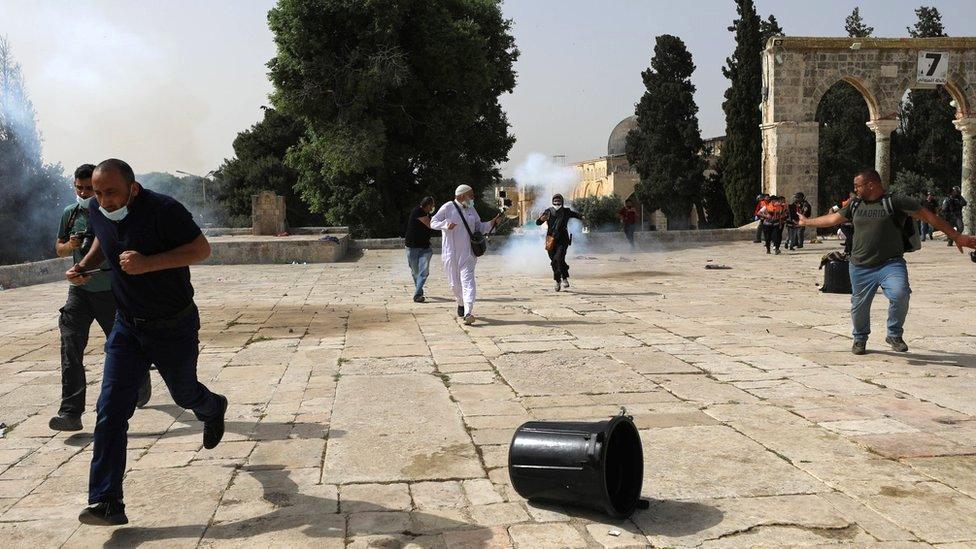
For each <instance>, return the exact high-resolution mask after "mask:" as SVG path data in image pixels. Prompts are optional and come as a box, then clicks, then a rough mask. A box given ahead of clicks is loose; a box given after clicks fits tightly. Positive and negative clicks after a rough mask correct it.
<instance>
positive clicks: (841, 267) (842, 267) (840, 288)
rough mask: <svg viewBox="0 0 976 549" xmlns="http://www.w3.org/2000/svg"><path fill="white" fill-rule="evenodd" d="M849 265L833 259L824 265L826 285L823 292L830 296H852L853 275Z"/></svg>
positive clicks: (824, 284) (821, 289)
mask: <svg viewBox="0 0 976 549" xmlns="http://www.w3.org/2000/svg"><path fill="white" fill-rule="evenodd" d="M848 266H849V263H848V262H847V261H843V260H839V259H831V260H830V261H828V262H827V264H826V265H824V283H823V286H822V287H821V288H820V291H821V292H824V293H828V294H850V293H851V273H850V271H849V270H848V268H849V267H848Z"/></svg>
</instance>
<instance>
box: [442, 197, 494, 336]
mask: <svg viewBox="0 0 976 549" xmlns="http://www.w3.org/2000/svg"><path fill="white" fill-rule="evenodd" d="M459 210H460V211H459ZM461 212H463V215H464V220H465V221H467V222H468V228H470V229H471V232H472V233H474V232H478V231H480V232H481V233H484V234H487V233H488V231H490V230H491V228H492V227H494V226H495V225H496V224H497V223H498V220H499V219H500V218H501V214H498V216H496V217H495V218H494V219H492V220H491V221H482V220H481V217H480V216H479V215H478V212H477V211H476V210H475V209H474V190H472V189H471V187H469V186H468V185H459V186H458V188H457V189H455V191H454V200H452V201H450V202H448V203H446V204H444V205H443V206H441V208H440V210H438V211H437V213H436V214H434V217H432V218H431V219H430V228H431V229H435V230H438V231H441V261H443V262H444V272H445V273H446V274H447V283H448V285H450V287H451V291H452V292H454V297H455V299H456V300H457V306H458V308H457V312H458V316H459V317H462V318H463V319H464V323H465V324H468V325H470V324H473V323H474V320H475V318H474V314H473V313H474V300H475V296H476V293H477V292H476V289H475V283H474V267H475V265H476V264H477V263H478V258H477V257H476V256H475V255H474V253H473V252H472V251H471V237H470V236H469V235H468V231H467V230H465V228H464V223H462V220H461V215H462V214H461Z"/></svg>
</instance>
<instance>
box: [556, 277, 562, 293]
mask: <svg viewBox="0 0 976 549" xmlns="http://www.w3.org/2000/svg"><path fill="white" fill-rule="evenodd" d="M562 289H563V287H562V285H560V283H559V281H558V280H557V281H556V291H557V292H558V291H559V290H562Z"/></svg>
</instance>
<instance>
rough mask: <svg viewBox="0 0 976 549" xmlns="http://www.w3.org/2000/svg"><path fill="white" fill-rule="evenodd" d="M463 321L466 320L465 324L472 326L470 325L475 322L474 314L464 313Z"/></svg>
mask: <svg viewBox="0 0 976 549" xmlns="http://www.w3.org/2000/svg"><path fill="white" fill-rule="evenodd" d="M462 322H464V324H465V325H467V326H470V325H472V324H474V315H473V314H470V313H469V314H466V315H464V318H463V319H462Z"/></svg>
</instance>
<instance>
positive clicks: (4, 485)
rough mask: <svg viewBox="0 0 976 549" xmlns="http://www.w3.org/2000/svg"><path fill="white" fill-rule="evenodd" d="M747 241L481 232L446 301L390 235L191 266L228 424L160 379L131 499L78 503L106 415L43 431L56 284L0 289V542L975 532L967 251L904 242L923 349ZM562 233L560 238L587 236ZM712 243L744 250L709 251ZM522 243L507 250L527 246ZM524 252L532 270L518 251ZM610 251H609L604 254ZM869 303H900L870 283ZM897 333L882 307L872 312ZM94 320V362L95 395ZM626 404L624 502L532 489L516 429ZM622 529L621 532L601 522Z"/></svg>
mask: <svg viewBox="0 0 976 549" xmlns="http://www.w3.org/2000/svg"><path fill="white" fill-rule="evenodd" d="M834 248H835V244H830V245H820V246H808V247H807V249H805V250H803V251H802V253H796V254H788V255H783V256H779V257H767V256H765V255H760V254H759V248H758V246H756V245H753V244H746V243H739V244H731V245H724V246H721V247H701V248H696V249H690V250H684V251H670V252H664V251H662V252H658V253H641V254H637V255H633V256H629V257H628V258H624V259H623V260H621V256H620V255H619V254H602V255H601V254H593V255H591V256H587V257H590V258H589V259H571V263H572V266H573V269H574V273H575V274H576V275H577V276H575V277H574V278H573V282H574V284H573V288H572V289H571V291H569V292H565V293H560V294H556V293H554V292H552V290H551V288H550V285H549V284H550V283H549V281H548V279H547V278H546V276H545V272H546V265H545V263H544V256H542V252H541V250H540V251H537V255H538V256H542V257H543V259H540V264H539V265H533V266H532V267H531V268H529V267H527V266H526V265H521V264H515V265H513V262H506V261H505V260H504V259H503V258H501V257H499V256H489V257H487V258H486V259H485V260H484V261H483V262H482V264H481V266H480V267H479V273H480V276H479V284H480V286H481V288H482V290H481V296H482V300H481V302H480V303H479V307H478V311H477V312H478V313H479V314H480V315H481V316H482V318H483V321H482V322H479V323H478V324H477V325H476V326H473V327H463V326H461V325H459V323H458V322H457V319H456V318H455V317H454V311H453V308H454V305H453V303H451V302H449V301H447V300H445V299H443V296H445V295H446V288H445V285H444V283H443V274H442V270H441V268H440V265H439V263H438V262H437V258H436V257H435V262H434V266H433V273H432V283H431V287H430V290H429V291H430V294H431V295H432V296H434V297H436V298H437V299H435V300H434V302H432V303H427V304H424V305H416V304H413V303H411V302H410V301H409V300H408V299H405V295H406V292H407V290H406V287H407V286H406V284H405V283H404V279H405V278H406V277H407V274H406V269H405V267H404V266H403V265H402V263H403V260H402V253H401V252H399V251H395V252H393V251H391V252H366V254H365V255H364V256H363V257H362V258H360V259H359V260H358V261H355V262H347V263H341V264H333V265H307V266H300V265H281V266H254V267H242V266H233V267H230V266H227V267H202V268H197V269H194V275H193V276H194V281H195V282H196V287H197V293H198V296H197V297H198V302H199V304H200V306H201V309H202V313H203V329H202V331H201V334H200V340H201V347H202V355H201V361H200V375H201V377H202V378H203V379H204V380H206V382H207V384H208V385H209V386H210V387H211V388H212V389H214V390H217V391H219V392H222V393H224V394H226V395H227V396H228V397H229V398H230V401H231V407H230V410H229V423H228V432H227V435H226V437H225V438H224V442H223V443H222V444H221V445H220V446H219V447H218V448H217V449H216V450H214V451H206V450H203V449H201V428H200V424H199V423H197V422H196V421H194V420H193V419H192V415H191V414H190V413H188V412H184V411H182V410H180V409H178V408H176V407H175V406H174V405H173V403H172V401H171V400H170V399H169V397H168V395H167V394H166V391H165V389H164V386H163V384H162V382H161V380H160V379H159V378H158V377H157V376H156V375H155V374H153V375H154V382H155V383H154V385H155V393H156V394H155V396H154V398H153V401H152V402H151V404H150V406H149V407H148V408H147V409H144V410H139V411H137V412H136V414H135V416H134V417H133V419H132V421H131V429H130V451H129V467H130V469H129V472H128V475H127V477H126V493H127V504H128V513H129V517H130V519H131V523H130V524H129V525H128V526H126V527H122V528H117V529H105V528H101V529H100V528H91V527H83V526H79V524H78V523H77V520H76V518H75V517H76V515H77V513H78V511H79V510H80V509H81V508H82V507H83V506H84V504H85V488H86V482H87V470H88V465H89V461H90V457H91V436H90V432H91V427H92V422H93V415H92V414H86V415H85V417H84V420H85V426H86V430H85V431H84V432H83V433H81V434H73V435H70V436H66V435H64V434H58V435H56V434H54V433H52V432H50V431H49V430H48V428H47V419H48V418H49V416H50V415H51V414H52V413H53V412H54V411H55V410H56V401H57V398H58V394H59V374H58V356H59V351H58V336H57V326H56V325H57V322H56V319H57V308H58V307H59V306H60V305H61V303H62V301H63V298H64V294H65V287H64V285H62V284H47V285H43V286H35V287H29V288H22V289H15V290H8V291H5V292H2V293H0V313H2V314H0V421H4V422H6V423H7V425H8V426H12V429H9V430H8V431H7V433H6V435H5V436H4V438H2V439H0V540H4V543H5V545H7V546H32V547H51V546H61V545H63V546H66V547H77V546H99V545H103V544H105V543H109V544H117V545H122V546H135V545H140V546H159V547H182V546H204V547H211V546H267V545H271V544H277V545H280V546H287V547H295V546H302V545H309V546H316V547H342V546H348V547H369V546H382V547H400V546H410V547H508V546H515V547H528V548H538V547H600V546H606V547H625V546H643V545H647V544H653V545H655V546H699V545H700V546H705V547H724V546H743V545H764V544H765V545H772V546H783V545H790V544H795V545H826V544H835V543H836V544H843V543H852V544H858V545H869V546H882V547H903V546H904V547H908V546H925V545H927V544H946V545H945V546H947V547H948V546H955V547H963V546H972V545H973V544H974V543H976V420H974V417H973V416H974V415H976V398H974V394H976V369H974V367H976V353H974V351H976V327H974V326H973V323H974V319H976V295H974V293H973V292H972V290H971V287H972V286H971V282H970V281H971V280H972V279H973V275H974V274H976V265H973V264H971V263H970V262H969V260H968V258H963V257H961V256H959V255H958V254H955V253H952V252H951V251H950V250H949V249H947V248H946V247H945V246H942V245H936V246H931V247H927V248H926V249H924V250H923V251H922V252H920V253H917V254H914V255H913V256H912V257H911V258H910V259H911V273H912V278H913V283H914V288H915V294H914V296H913V300H914V302H913V305H912V312H911V315H910V319H909V323H908V332H907V340H908V342H909V345H911V347H912V351H911V352H910V353H909V354H903V355H898V354H895V353H892V352H888V351H886V350H884V349H883V348H882V343H881V339H882V338H881V337H880V336H878V337H876V338H875V339H874V340H872V342H871V347H870V348H871V351H872V352H871V353H870V354H868V355H866V356H863V357H854V356H852V355H850V354H849V352H848V348H849V340H848V337H847V333H848V330H849V327H848V317H847V309H846V307H847V298H846V296H836V295H822V294H820V293H818V292H817V287H816V282H817V280H818V279H819V275H820V273H819V272H818V271H817V270H816V268H817V263H818V258H819V256H820V254H822V253H824V252H825V251H827V250H829V249H834ZM579 253H580V252H579V251H578V250H574V251H573V253H572V254H571V257H572V256H573V255H576V254H579ZM708 259H714V260H715V261H716V262H720V263H726V264H729V265H731V266H732V267H733V269H732V270H715V271H711V270H704V269H703V266H704V264H705V263H706V261H707V260H708ZM514 263H518V262H514ZM520 271H522V272H520ZM601 273H602V274H601ZM876 303H877V305H876V307H875V310H876V317H875V323H874V325H875V327H876V328H879V327H881V326H883V320H882V319H881V313H882V311H883V310H884V307H885V305H886V303H885V301H884V300H883V299H879V300H878V302H876ZM882 333H883V332H882ZM101 343H102V338H101V337H97V338H94V340H93V342H92V345H91V347H90V348H91V351H90V354H89V357H88V363H89V365H90V366H91V374H90V381H91V383H92V385H91V387H90V390H89V393H88V398H89V401H90V402H92V403H93V402H94V400H95V398H96V397H97V387H98V385H97V382H98V377H99V374H98V372H99V370H100V363H101V355H100V346H101ZM621 405H625V406H626V407H627V409H628V410H629V411H630V413H632V414H633V415H634V417H635V420H636V422H637V424H638V426H639V427H640V429H641V436H642V438H643V442H644V447H645V463H646V470H645V482H644V487H643V494H644V496H645V497H648V498H650V499H651V500H652V504H651V508H650V509H649V510H647V511H642V512H639V513H638V514H636V515H635V516H634V518H633V520H632V521H627V522H623V523H618V522H613V521H607V520H605V519H602V518H601V517H599V516H597V515H593V514H588V513H585V512H579V511H568V510H566V509H561V508H553V507H549V508H541V507H536V506H533V505H527V504H526V503H525V502H524V501H522V500H521V499H520V498H519V497H518V496H517V495H516V494H515V493H514V491H513V490H512V488H511V487H510V485H509V480H508V474H507V471H506V451H507V443H508V442H509V440H510V437H511V435H512V432H513V429H514V428H515V427H516V426H518V425H519V424H521V423H522V422H524V421H526V420H529V419H533V418H537V419H568V418H572V419H599V418H605V417H607V416H609V415H612V414H614V413H616V412H617V411H618V409H619V407H620V406H621ZM611 530H619V533H620V535H618V536H612V535H610V531H611Z"/></svg>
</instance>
